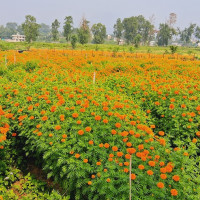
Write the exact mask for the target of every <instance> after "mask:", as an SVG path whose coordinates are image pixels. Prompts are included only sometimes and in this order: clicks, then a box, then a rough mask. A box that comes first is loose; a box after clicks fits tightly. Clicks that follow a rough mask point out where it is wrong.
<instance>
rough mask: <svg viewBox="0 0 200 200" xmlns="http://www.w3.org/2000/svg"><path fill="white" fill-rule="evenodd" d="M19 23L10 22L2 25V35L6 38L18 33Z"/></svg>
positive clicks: (0, 32) (0, 28) (0, 30)
mask: <svg viewBox="0 0 200 200" xmlns="http://www.w3.org/2000/svg"><path fill="white" fill-rule="evenodd" d="M17 28H18V26H17V23H15V22H8V23H7V24H6V26H5V27H4V26H0V37H1V38H4V39H9V38H12V35H14V34H16V33H17V32H18V31H17Z"/></svg>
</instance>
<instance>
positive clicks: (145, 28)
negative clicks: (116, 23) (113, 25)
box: [122, 15, 154, 44]
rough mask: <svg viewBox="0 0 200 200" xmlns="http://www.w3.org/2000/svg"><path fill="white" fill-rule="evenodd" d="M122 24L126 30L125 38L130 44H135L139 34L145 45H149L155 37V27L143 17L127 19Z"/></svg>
mask: <svg viewBox="0 0 200 200" xmlns="http://www.w3.org/2000/svg"><path fill="white" fill-rule="evenodd" d="M122 24H123V28H124V37H125V39H126V42H127V43H128V44H129V43H131V44H133V43H134V42H135V38H136V36H137V35H138V34H139V35H140V36H141V42H142V43H143V44H146V43H148V42H149V41H150V40H151V38H152V36H153V27H154V26H153V25H152V24H151V23H150V22H149V21H148V20H146V19H145V18H144V17H143V16H142V15H139V16H136V17H130V18H125V19H124V20H123V22H122ZM137 38H138V37H137Z"/></svg>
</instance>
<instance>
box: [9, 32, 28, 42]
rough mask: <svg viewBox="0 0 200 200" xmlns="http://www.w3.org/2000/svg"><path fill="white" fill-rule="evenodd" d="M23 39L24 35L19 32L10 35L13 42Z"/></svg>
mask: <svg viewBox="0 0 200 200" xmlns="http://www.w3.org/2000/svg"><path fill="white" fill-rule="evenodd" d="M25 39H26V38H25V35H20V34H19V33H17V35H12V41H13V42H24V41H25Z"/></svg>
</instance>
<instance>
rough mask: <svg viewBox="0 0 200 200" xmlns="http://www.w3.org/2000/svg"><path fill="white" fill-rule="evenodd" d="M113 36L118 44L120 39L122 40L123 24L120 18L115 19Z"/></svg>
mask: <svg viewBox="0 0 200 200" xmlns="http://www.w3.org/2000/svg"><path fill="white" fill-rule="evenodd" d="M113 33H114V36H115V37H116V38H117V42H118V44H119V42H120V39H121V38H122V33H123V24H122V21H121V19H120V18H118V19H117V21H116V24H115V25H114V32H113Z"/></svg>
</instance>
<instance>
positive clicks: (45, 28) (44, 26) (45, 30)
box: [39, 23, 51, 35]
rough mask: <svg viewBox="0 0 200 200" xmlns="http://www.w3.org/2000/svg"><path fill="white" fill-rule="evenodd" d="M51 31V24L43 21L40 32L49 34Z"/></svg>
mask: <svg viewBox="0 0 200 200" xmlns="http://www.w3.org/2000/svg"><path fill="white" fill-rule="evenodd" d="M50 32H51V28H50V26H49V25H47V24H44V23H41V24H40V28H39V33H40V34H41V35H48V34H49V33H50Z"/></svg>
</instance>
